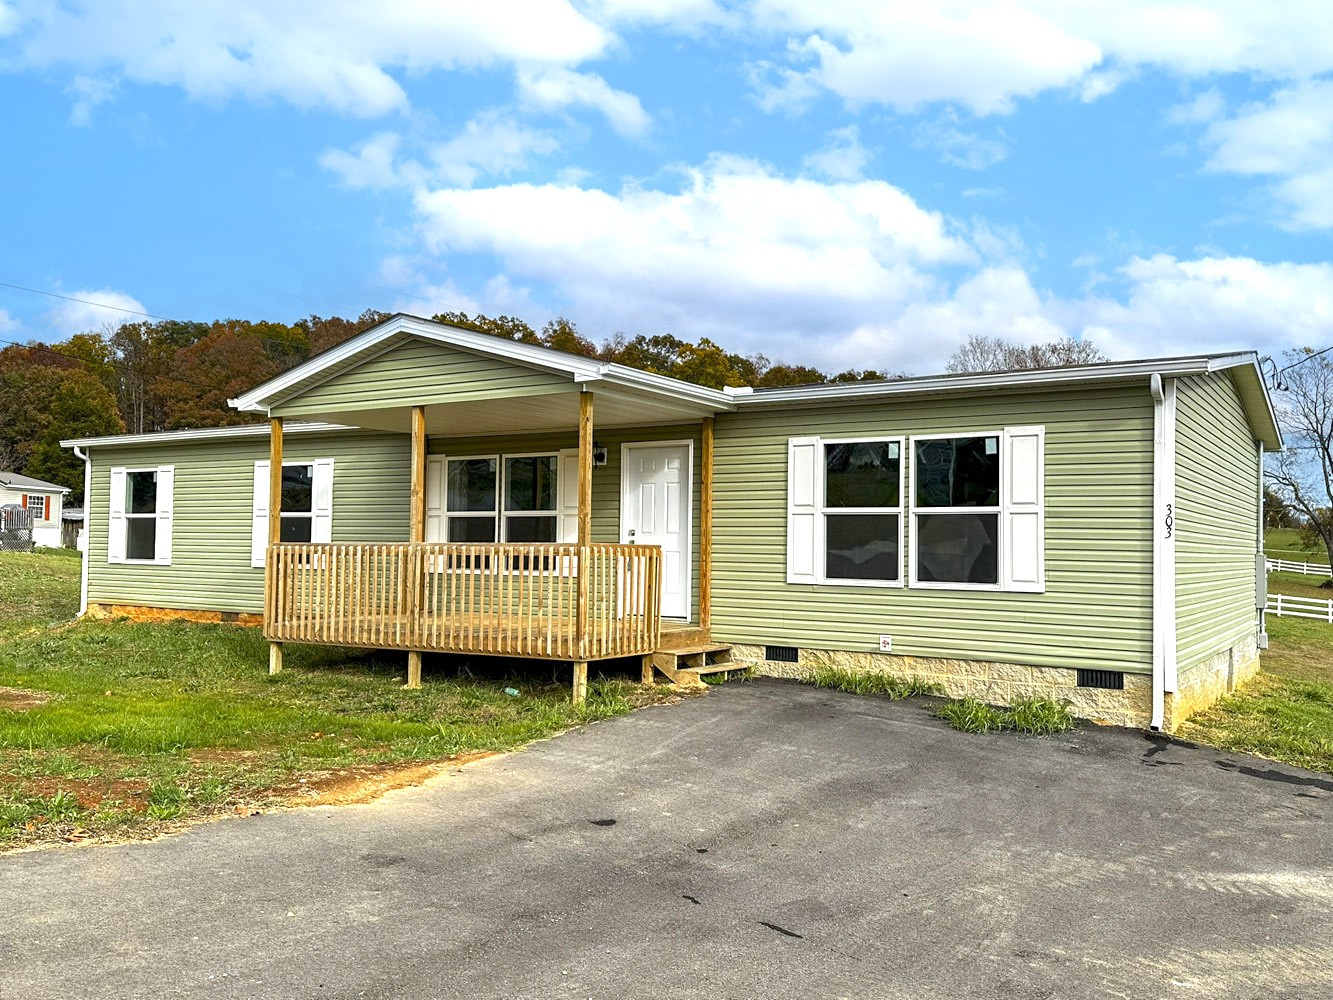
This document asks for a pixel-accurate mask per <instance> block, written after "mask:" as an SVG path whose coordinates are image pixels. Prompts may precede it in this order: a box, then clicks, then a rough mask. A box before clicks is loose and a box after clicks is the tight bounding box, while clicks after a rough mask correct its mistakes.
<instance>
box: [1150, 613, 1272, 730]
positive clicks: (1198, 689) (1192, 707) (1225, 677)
mask: <svg viewBox="0 0 1333 1000" xmlns="http://www.w3.org/2000/svg"><path fill="white" fill-rule="evenodd" d="M1258 672H1259V643H1258V639H1257V637H1256V636H1254V635H1247V636H1246V637H1245V638H1244V639H1242V640H1241V641H1240V642H1238V643H1236V644H1235V645H1234V646H1232V647H1231V648H1229V649H1224V650H1222V651H1221V652H1219V653H1215V654H1213V656H1211V657H1210V658H1208V659H1207V660H1204V661H1203V662H1202V663H1198V664H1195V665H1193V666H1190V667H1188V668H1186V669H1182V670H1180V672H1179V674H1178V676H1177V684H1176V688H1177V690H1176V693H1175V694H1174V695H1170V696H1168V697H1167V699H1166V728H1167V730H1168V731H1170V732H1174V731H1175V730H1176V728H1177V727H1178V726H1179V725H1180V724H1181V723H1182V722H1184V721H1185V720H1186V719H1188V718H1189V717H1190V716H1191V715H1193V714H1194V713H1195V712H1202V711H1203V710H1204V709H1206V708H1207V707H1208V706H1210V705H1212V704H1213V703H1214V702H1215V701H1217V700H1218V699H1219V698H1222V697H1225V696H1226V695H1229V694H1231V692H1233V691H1235V690H1236V689H1237V688H1239V687H1240V686H1241V685H1242V684H1244V683H1246V682H1247V681H1249V680H1250V679H1251V678H1252V677H1254V675H1255V674H1257V673H1258Z"/></svg>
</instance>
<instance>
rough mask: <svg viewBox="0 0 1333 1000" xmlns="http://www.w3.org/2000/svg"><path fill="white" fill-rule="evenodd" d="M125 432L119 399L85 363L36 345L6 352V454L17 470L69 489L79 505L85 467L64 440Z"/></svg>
mask: <svg viewBox="0 0 1333 1000" xmlns="http://www.w3.org/2000/svg"><path fill="white" fill-rule="evenodd" d="M124 429H125V428H124V424H123V423H122V422H121V419H120V415H119V413H118V412H117V410H116V399H115V397H114V396H113V395H112V394H111V391H110V390H109V389H108V388H107V387H106V386H105V385H103V383H102V382H101V380H100V379H99V378H98V377H97V376H96V375H95V374H93V373H92V372H90V371H88V370H87V369H86V367H85V365H83V364H81V363H79V362H77V361H75V360H74V359H69V358H65V357H61V356H60V355H59V354H58V353H56V352H54V351H50V350H45V349H42V348H41V347H40V346H36V345H33V346H28V347H25V348H6V349H5V350H4V351H0V452H3V453H5V454H7V455H10V456H12V457H13V463H12V464H13V465H14V468H13V470H12V471H15V472H18V473H21V474H22V475H26V476H33V477H35V478H37V479H44V480H46V481H47V482H52V483H56V484H57V485H60V486H68V487H70V488H71V490H72V491H73V493H72V494H71V496H72V497H73V500H74V502H76V503H77V502H79V501H80V500H81V499H82V493H83V463H82V462H81V461H79V460H78V459H77V458H75V457H74V454H73V453H72V452H71V451H69V450H67V449H65V448H62V447H61V446H60V442H61V440H62V439H65V438H73V437H92V436H96V435H99V434H117V433H120V432H121V431H123V430H124Z"/></svg>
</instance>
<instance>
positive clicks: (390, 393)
mask: <svg viewBox="0 0 1333 1000" xmlns="http://www.w3.org/2000/svg"><path fill="white" fill-rule="evenodd" d="M577 388H578V387H577V386H576V385H574V383H573V381H572V380H571V379H570V378H569V377H568V376H564V375H556V374H553V373H551V372H545V371H540V370H538V369H535V368H528V367H526V366H524V365H520V364H516V363H514V362H510V361H500V360H497V359H495V358H487V357H482V356H481V355H478V354H472V353H470V352H468V351H463V350H459V349H457V348H452V347H445V346H443V345H441V344H432V343H427V342H426V341H422V340H409V341H407V342H406V343H402V344H399V345H397V346H395V347H393V348H391V349H389V350H388V351H385V352H384V353H383V354H380V355H377V356H375V357H373V358H371V359H369V360H368V361H365V362H363V363H361V364H359V365H357V366H355V367H354V368H351V369H348V370H346V371H343V372H340V373H339V374H337V375H334V376H333V377H332V378H330V379H328V380H327V381H325V382H321V383H319V384H317V385H314V386H311V387H309V388H306V389H304V390H302V392H301V393H300V395H299V396H296V397H295V398H293V399H291V400H290V401H289V402H285V403H282V404H279V405H277V406H274V407H273V409H272V413H273V415H274V416H279V417H281V416H308V415H310V414H321V413H327V412H331V411H336V412H348V411H354V410H370V409H379V408H382V407H386V406H387V407H392V406H406V405H425V404H430V403H457V402H475V401H478V400H485V399H502V398H506V397H513V396H534V395H544V394H547V393H554V392H574V391H576V390H577Z"/></svg>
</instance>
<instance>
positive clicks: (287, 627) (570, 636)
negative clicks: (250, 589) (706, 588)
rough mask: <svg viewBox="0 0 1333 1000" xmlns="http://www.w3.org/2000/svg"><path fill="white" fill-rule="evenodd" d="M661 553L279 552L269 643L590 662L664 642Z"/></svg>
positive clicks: (274, 561)
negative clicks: (660, 578) (303, 643)
mask: <svg viewBox="0 0 1333 1000" xmlns="http://www.w3.org/2000/svg"><path fill="white" fill-rule="evenodd" d="M660 566H661V550H660V549H658V548H656V547H653V546H640V545H588V546H577V545H563V544H561V545H452V544H450V545H435V544H429V545H428V544H394V545H375V544H366V545H359V544H358V545H293V544H284V545H274V546H270V547H269V550H268V560H267V587H266V594H267V596H266V602H265V603H266V608H265V620H264V634H265V636H266V637H267V638H268V639H270V640H271V641H273V642H279V643H281V642H309V643H321V644H329V645H340V646H365V647H371V648H376V649H405V650H409V651H416V652H448V653H477V654H485V655H490V656H516V657H533V658H540V659H555V660H569V661H573V662H579V661H582V662H587V661H589V660H599V659H610V658H613V657H620V656H635V655H646V654H649V653H652V652H653V651H654V650H655V649H657V648H658V645H659V643H660V641H661V638H662V621H661V616H660V613H659V602H658V593H659V591H658V579H659V573H660Z"/></svg>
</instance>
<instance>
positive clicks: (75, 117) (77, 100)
mask: <svg viewBox="0 0 1333 1000" xmlns="http://www.w3.org/2000/svg"><path fill="white" fill-rule="evenodd" d="M118 89H119V87H118V84H117V83H116V81H115V80H108V79H105V78H103V77H96V76H82V75H80V76H76V77H75V78H74V79H73V80H71V81H70V82H69V86H68V87H66V88H65V93H67V94H69V95H71V96H72V97H73V98H74V105H73V107H71V108H70V111H69V123H70V124H71V125H74V126H76V127H78V128H87V127H88V126H89V125H91V124H92V122H93V109H94V108H96V107H97V106H98V105H99V104H105V103H106V102H107V101H109V100H111V98H113V97H115V96H116V91H117V90H118Z"/></svg>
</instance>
